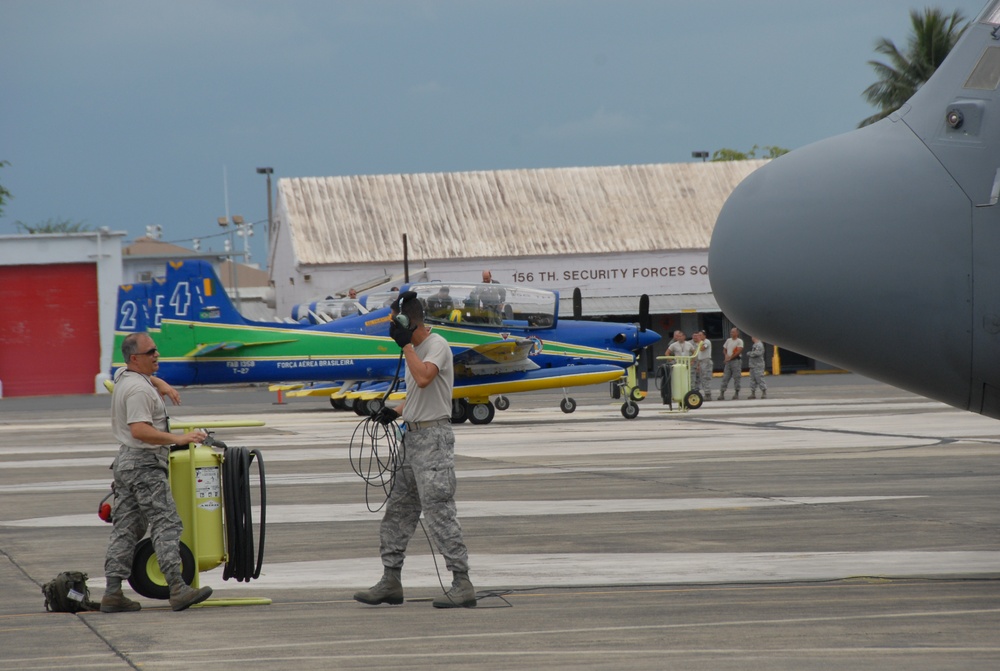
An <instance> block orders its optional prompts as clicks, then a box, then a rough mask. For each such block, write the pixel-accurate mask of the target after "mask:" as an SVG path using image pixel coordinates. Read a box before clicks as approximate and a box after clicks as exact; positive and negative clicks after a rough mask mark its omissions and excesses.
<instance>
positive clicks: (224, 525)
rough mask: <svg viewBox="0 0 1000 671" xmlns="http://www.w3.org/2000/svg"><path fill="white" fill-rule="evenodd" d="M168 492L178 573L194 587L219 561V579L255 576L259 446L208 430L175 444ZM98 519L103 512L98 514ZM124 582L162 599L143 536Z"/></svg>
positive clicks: (248, 601)
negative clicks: (177, 533)
mask: <svg viewBox="0 0 1000 671" xmlns="http://www.w3.org/2000/svg"><path fill="white" fill-rule="evenodd" d="M263 425H264V422H261V421H224V422H223V421H220V422H196V423H190V424H186V423H185V424H182V423H180V422H176V421H173V422H171V428H174V429H180V430H182V431H189V430H192V429H195V428H200V429H206V430H207V429H213V428H232V427H246V426H263ZM255 458H256V461H257V471H258V474H259V477H260V521H259V524H258V530H259V546H258V548H257V559H256V564H255V563H254V529H253V519H252V514H251V500H250V464H251V462H253V461H254V459H255ZM169 479H170V491H171V493H172V494H173V496H174V502H175V503H176V504H177V513H178V515H179V516H180V518H181V521H182V522H183V524H184V531H183V533H182V534H181V575H182V577H183V578H184V581H185V582H186V583H188V584H189V585H191V586H192V587H194V588H195V589H197V588H198V587H199V586H200V585H199V580H198V574H199V573H200V572H202V571H210V570H212V569H214V568H216V567H217V566H219V565H221V564H225V569H224V570H223V574H222V578H223V580H229V579H230V578H236V580H237V581H239V582H250V580H251V579H256V578H258V577H259V576H260V569H261V564H262V563H263V560H264V522H265V514H266V493H265V485H264V465H263V460H262V458H261V454H260V451H259V450H252V451H248V450H247V449H246V448H243V447H228V446H227V445H226V444H225V443H223V442H221V441H219V440H216V439H215V438H214V436H213V435H212V434H211V433H209V436H208V438H207V439H206V440H205V442H204V443H203V444H194V443H192V444H191V445H188V446H175V447H174V448H172V449H171V452H170V472H169ZM102 517H103V515H102ZM128 582H129V585H130V586H131V587H132V589H133V590H135V591H136V593H138V594H140V595H142V596H144V597H147V598H150V599H167V598H169V596H170V587H169V585H167V580H166V578H165V577H164V576H163V573H162V572H161V571H160V566H159V564H158V563H157V561H156V552H155V551H154V549H153V541H152V540H151V539H150V538H149V537H148V536H147V537H146V538H144V539H142V540H140V541H139V542H138V544H137V545H136V549H135V557H134V559H133V561H132V575H131V576H130V577H129V579H128ZM270 603H271V599H268V598H257V597H248V598H225V599H208V600H207V601H204V602H202V603H201V604H200V606H238V605H268V604H270Z"/></svg>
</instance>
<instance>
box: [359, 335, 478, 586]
mask: <svg viewBox="0 0 1000 671" xmlns="http://www.w3.org/2000/svg"><path fill="white" fill-rule="evenodd" d="M414 349H415V351H416V353H417V355H418V356H419V357H420V358H421V360H423V361H427V362H430V363H433V364H434V365H435V366H437V368H438V374H437V375H436V376H435V377H434V379H433V380H432V381H431V383H430V384H429V385H427V386H426V387H423V388H421V387H420V386H419V385H417V383H416V381H415V380H414V379H413V376H412V375H411V373H410V371H409V369H407V370H406V389H407V390H408V391H407V395H406V404H405V406H404V408H403V420H404V422H406V426H407V429H406V432H405V433H404V434H403V465H402V467H401V468H400V470H399V471H398V472H397V473H396V476H395V482H394V483H393V486H392V492H391V493H390V494H389V498H388V500H387V502H386V505H385V514H384V516H383V517H382V524H381V527H380V528H379V541H380V553H381V555H382V564H383V566H385V567H386V568H390V569H399V568H402V566H403V559H404V557H405V556H406V545H407V543H408V542H409V540H410V537H411V536H412V535H413V532H414V531H415V530H416V527H417V520H418V519H419V518H420V513H421V511H422V512H423V514H424V518H425V519H426V520H427V527H428V529H427V531H428V533H429V534H430V536H431V538H433V539H434V542H435V543H436V544H437V546H438V550H439V551H440V552H441V554H442V555H443V556H444V559H445V565H446V566H447V567H448V569H449V570H450V571H452V572H455V571H459V572H466V573H467V572H468V571H469V552H468V550H467V549H466V547H465V542H464V541H463V540H462V526H461V525H460V524H459V522H458V516H457V513H456V508H455V434H454V432H453V431H452V428H451V424H450V423H449V421H448V420H449V419H450V417H451V392H452V386H453V384H454V382H453V380H454V362H453V359H452V354H451V348H450V347H449V346H448V343H447V341H445V339H444V338H442V337H441V336H440V335H438V334H436V333H431V334H430V335H428V337H427V339H426V340H424V341H423V342H421V343H420V345H418V346H415V347H414ZM424 422H431V424H429V425H426V426H425V425H424V424H423V423H424ZM415 426H420V427H422V428H414V427H415Z"/></svg>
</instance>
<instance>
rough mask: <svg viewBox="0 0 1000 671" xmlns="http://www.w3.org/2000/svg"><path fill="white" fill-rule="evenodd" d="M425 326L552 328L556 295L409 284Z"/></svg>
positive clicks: (508, 288)
mask: <svg viewBox="0 0 1000 671" xmlns="http://www.w3.org/2000/svg"><path fill="white" fill-rule="evenodd" d="M409 288H410V289H411V290H412V291H416V292H417V296H418V297H419V298H420V302H421V303H423V305H424V320H425V321H427V322H428V323H465V324H481V325H489V326H510V327H511V328H522V329H524V328H526V329H532V328H537V329H542V328H552V327H553V326H555V324H556V318H557V317H556V315H557V314H558V312H557V311H558V309H559V294H558V293H556V292H555V291H546V290H544V289H533V288H530V287H522V286H514V285H510V284H486V283H481V284H456V283H446V282H427V283H420V284H411V285H410V287H409Z"/></svg>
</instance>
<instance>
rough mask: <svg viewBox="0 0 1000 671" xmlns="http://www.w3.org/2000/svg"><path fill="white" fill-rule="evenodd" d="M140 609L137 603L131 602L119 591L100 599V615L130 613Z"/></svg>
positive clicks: (140, 606)
mask: <svg viewBox="0 0 1000 671" xmlns="http://www.w3.org/2000/svg"><path fill="white" fill-rule="evenodd" d="M141 608H142V605H141V604H140V603H139V602H138V601H132V599H130V598H128V597H127V596H125V594H124V593H123V592H122V591H121V590H118V591H117V592H113V593H111V594H105V595H104V596H103V597H101V612H102V613H131V612H134V611H137V610H140V609H141Z"/></svg>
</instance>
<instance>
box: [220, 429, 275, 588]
mask: <svg viewBox="0 0 1000 671" xmlns="http://www.w3.org/2000/svg"><path fill="white" fill-rule="evenodd" d="M215 444H216V445H219V441H216V443H215ZM255 457H256V459H257V472H258V473H259V475H260V541H259V544H258V547H257V564H256V567H254V548H253V514H252V511H251V503H250V463H251V462H252V461H253V460H254V458H255ZM222 498H223V509H224V510H225V524H226V549H227V551H228V555H229V557H228V560H227V561H226V566H225V568H224V569H223V572H222V579H223V580H229V579H230V578H236V580H237V581H238V582H250V580H251V579H256V578H259V577H260V567H261V565H262V564H263V563H264V522H265V519H266V511H267V490H266V489H265V485H264V459H263V457H262V456H261V454H260V450H247V449H246V448H245V447H228V446H226V447H225V451H224V452H223V460H222Z"/></svg>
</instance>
